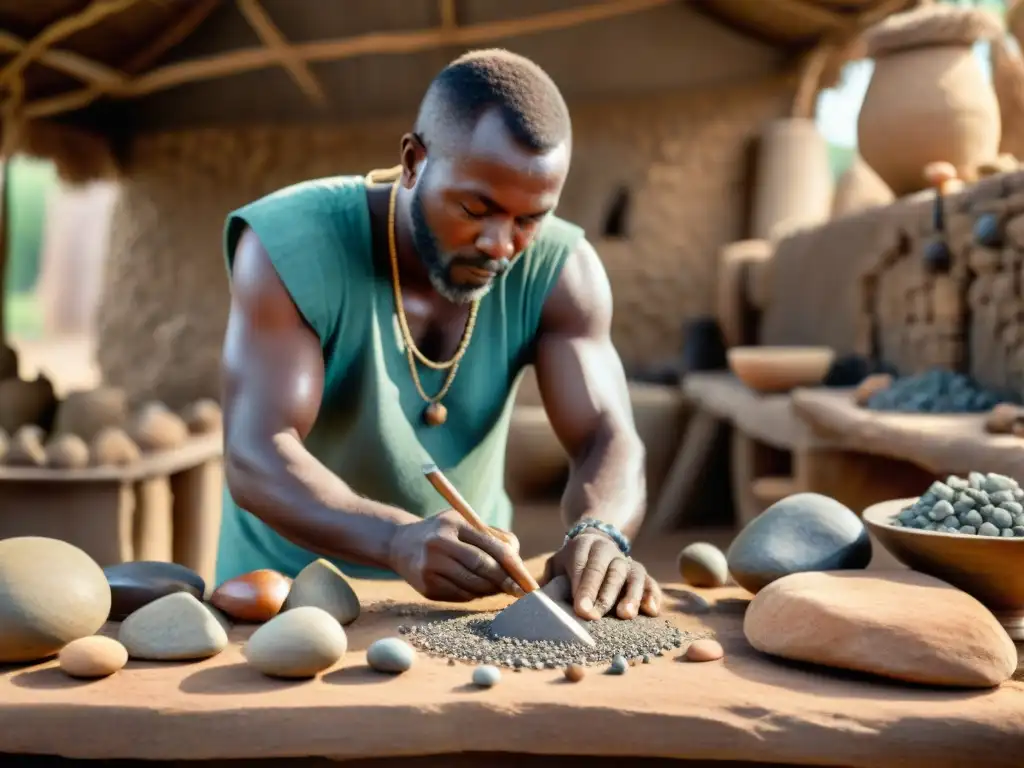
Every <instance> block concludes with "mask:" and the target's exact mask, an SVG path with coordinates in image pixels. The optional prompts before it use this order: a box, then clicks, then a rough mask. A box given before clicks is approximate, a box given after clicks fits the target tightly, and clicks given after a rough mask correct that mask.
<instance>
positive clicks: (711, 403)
mask: <svg viewBox="0 0 1024 768" xmlns="http://www.w3.org/2000/svg"><path fill="white" fill-rule="evenodd" d="M682 387H683V394H684V395H685V396H686V398H687V399H688V400H690V401H691V402H692V403H693V405H694V406H695V407H697V408H700V409H703V410H705V411H707V412H709V413H711V414H713V415H715V416H717V417H718V418H720V419H723V420H725V421H728V422H729V423H731V424H732V425H733V426H734V427H736V429H738V430H739V431H740V432H743V433H744V434H745V435H747V436H749V437H752V438H754V439H755V440H758V441H760V442H763V443H766V444H767V445H770V446H772V447H773V448H778V449H780V450H784V451H791V450H793V449H794V448H813V447H828V446H829V445H830V442H829V441H827V440H826V439H824V438H822V437H820V436H816V435H815V434H814V433H813V432H812V431H811V430H810V429H808V428H807V426H806V425H805V424H803V423H802V422H801V420H800V419H798V418H797V416H796V414H795V413H794V411H793V408H792V397H791V395H788V394H786V395H775V394H773V395H761V394H758V393H757V392H754V391H753V390H751V389H750V388H749V387H747V386H746V385H745V384H743V383H742V382H741V381H740V380H739V379H737V378H736V377H735V376H733V375H732V374H731V373H725V372H722V373H718V372H715V373H690V374H687V375H686V376H685V378H684V379H683V384H682Z"/></svg>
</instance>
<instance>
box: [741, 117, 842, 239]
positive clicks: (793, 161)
mask: <svg viewBox="0 0 1024 768" xmlns="http://www.w3.org/2000/svg"><path fill="white" fill-rule="evenodd" d="M832 191H833V190H832V169H831V167H830V166H829V158H828V143H827V142H826V141H825V139H824V137H823V136H822V135H821V133H820V132H819V131H818V127H817V126H816V125H815V124H814V121H813V120H809V119H806V118H800V117H790V118H783V119H780V120H773V121H772V122H770V123H768V124H767V125H766V126H765V127H764V129H763V130H762V132H761V137H760V142H759V146H758V150H757V184H756V187H755V192H754V205H753V212H752V213H753V222H752V225H751V227H752V237H754V238H761V239H766V240H767V239H774V238H778V237H780V236H785V235H786V234H788V232H790V231H792V230H795V229H800V228H802V227H811V226H815V225H817V224H821V223H823V222H825V221H828V219H829V216H830V214H831V212H832V210H831V209H832Z"/></svg>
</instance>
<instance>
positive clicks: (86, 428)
mask: <svg viewBox="0 0 1024 768" xmlns="http://www.w3.org/2000/svg"><path fill="white" fill-rule="evenodd" d="M127 423H128V396H127V395H126V394H125V391H124V390H123V389H120V388H119V387H98V388H96V389H91V390H86V391H80V392H71V393H69V394H68V395H67V397H65V398H64V402H62V403H61V404H60V407H59V408H58V409H57V417H56V421H55V423H54V431H55V432H57V433H58V434H67V435H78V436H79V437H80V438H82V439H83V440H84V441H85V442H87V443H89V442H92V440H93V439H94V438H95V437H96V435H98V434H99V433H100V432H102V431H103V430H104V429H107V428H121V429H123V428H124V427H125V425H127Z"/></svg>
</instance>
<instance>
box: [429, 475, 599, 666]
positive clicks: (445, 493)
mask: <svg viewBox="0 0 1024 768" xmlns="http://www.w3.org/2000/svg"><path fill="white" fill-rule="evenodd" d="M423 474H424V475H425V476H426V478H427V480H429V481H430V484H431V485H433V486H434V489H435V490H436V491H437V492H438V493H439V494H441V496H442V497H443V498H444V500H445V501H447V502H448V503H449V504H450V505H451V507H452V509H454V510H455V511H456V512H458V513H459V514H460V515H462V517H463V519H464V520H465V521H466V522H467V523H469V524H470V525H471V526H473V528H475V529H476V530H477V531H479V532H480V533H482V534H484V535H485V536H490V537H492V538H501V539H503V540H504V541H505V542H506V543H507V541H508V540H507V539H504V537H503V536H501V534H500V532H499V531H497V530H496V529H494V528H491V527H490V526H488V525H487V524H486V523H485V522H484V521H483V520H482V519H481V518H480V516H479V515H478V514H477V513H476V512H475V511H474V510H473V508H472V507H471V506H470V505H469V502H467V501H466V500H465V499H464V498H463V497H462V494H460V493H459V491H458V489H456V488H455V486H453V485H452V484H451V482H450V481H449V480H448V478H447V477H445V476H444V473H442V472H441V470H440V469H438V467H437V465H436V464H425V465H424V466H423ZM500 565H501V567H502V568H503V569H504V570H505V572H506V573H507V574H508V575H509V576H510V577H512V579H513V580H514V581H515V582H516V584H518V585H519V587H520V589H522V590H523V592H524V593H525V594H524V595H523V597H521V598H519V599H518V600H516V602H514V603H512V605H510V606H509V607H508V608H506V609H505V610H503V611H502V612H501V613H499V614H498V615H497V616H495V617H494V621H493V622H491V633H492V634H494V635H497V636H499V637H517V638H519V639H521V640H531V641H540V640H548V641H556V642H563V643H578V644H580V645H587V646H591V647H593V646H594V645H596V644H597V643H596V642H595V640H594V638H593V637H591V636H590V633H589V632H587V630H586V629H584V627H583V625H582V623H581V622H580V621H579V620H577V619H576V618H575V617H574V614H575V611H573V609H572V605H571V604H570V605H568V611H567V610H566V609H565V608H563V607H562V606H560V605H559V604H558V603H557V602H555V601H554V600H552V599H551V597H550V596H549V595H548V594H547V593H546V592H545V591H544V590H542V589H541V588H540V585H538V584H537V581H536V580H535V579H534V578H533V576H532V575H531V574H530V572H529V571H528V570H527V568H526V564H525V563H523V561H522V559H521V558H520V557H519V555H518V554H517V553H516V552H514V551H512V550H508V551H507V552H506V554H505V555H504V556H503V557H502V558H501V561H500Z"/></svg>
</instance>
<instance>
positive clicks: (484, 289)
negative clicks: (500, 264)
mask: <svg viewBox="0 0 1024 768" xmlns="http://www.w3.org/2000/svg"><path fill="white" fill-rule="evenodd" d="M410 215H411V216H412V241H413V246H415V248H416V253H417V254H419V257H420V261H422V262H423V266H424V267H425V268H426V270H427V277H428V278H429V279H430V284H431V285H432V286H433V287H434V290H435V291H437V292H438V293H439V294H441V296H442V297H444V298H445V299H447V300H448V301H450V302H452V303H453V304H469V303H470V302H473V301H477V300H478V299H482V298H483V297H484V296H486V295H487V294H488V293H489V292H490V290H491V288H493V287H494V280H497V279H498V277H499V276H500V274H501V273H500V272H499V273H498V274H496V275H495V277H494V280H492V281H491V282H489V283H488V284H487V285H460V284H458V283H456V282H454V281H453V280H452V270H451V267H452V264H453V263H454V262H455V260H456V259H457V258H458V257H457V256H455V255H453V254H448V253H444V252H443V251H442V250H441V247H440V245H439V244H438V242H437V238H436V237H435V236H434V233H433V232H432V231H431V229H430V225H429V224H427V218H426V215H425V214H424V212H423V200H422V198H421V197H420V188H419V186H417V187H416V189H414V190H413V193H412V203H411V205H410Z"/></svg>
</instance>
